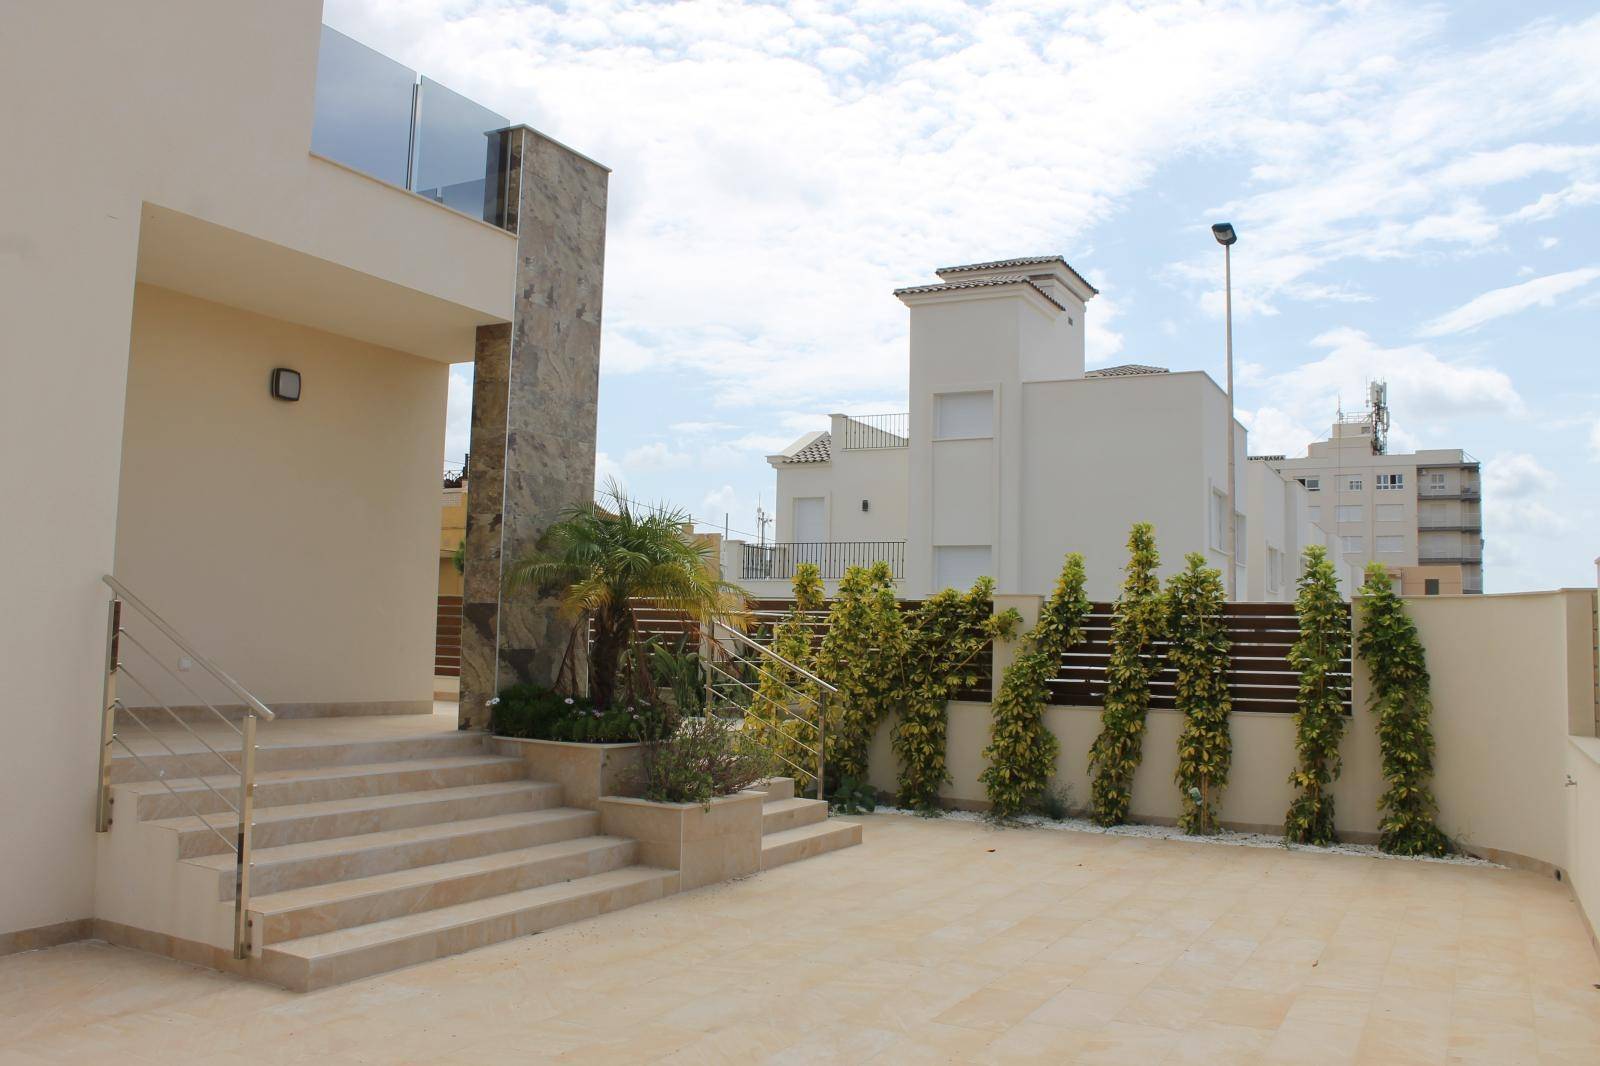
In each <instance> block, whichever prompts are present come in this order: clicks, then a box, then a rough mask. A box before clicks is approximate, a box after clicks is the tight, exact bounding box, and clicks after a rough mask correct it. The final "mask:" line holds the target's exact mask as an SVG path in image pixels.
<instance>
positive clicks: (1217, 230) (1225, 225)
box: [1211, 222, 1239, 247]
mask: <svg viewBox="0 0 1600 1066" xmlns="http://www.w3.org/2000/svg"><path fill="white" fill-rule="evenodd" d="M1211 235H1212V236H1213V237H1215V238H1216V239H1217V243H1218V244H1220V245H1222V246H1223V247H1227V246H1228V245H1230V244H1232V243H1233V242H1234V241H1236V240H1238V239H1239V235H1238V234H1237V233H1235V232H1233V223H1232V222H1215V223H1212V225H1211Z"/></svg>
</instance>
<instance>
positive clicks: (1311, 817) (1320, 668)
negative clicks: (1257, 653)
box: [1283, 544, 1350, 844]
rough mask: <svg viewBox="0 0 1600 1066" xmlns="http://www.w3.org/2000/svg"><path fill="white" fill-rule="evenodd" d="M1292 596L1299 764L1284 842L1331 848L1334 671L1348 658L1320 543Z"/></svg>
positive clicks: (1335, 584) (1344, 621)
mask: <svg viewBox="0 0 1600 1066" xmlns="http://www.w3.org/2000/svg"><path fill="white" fill-rule="evenodd" d="M1299 587H1300V591H1299V594H1298V595H1297V596H1296V597H1295V601H1294V610H1295V615H1296V616H1297V617H1298V618H1299V620H1300V639H1299V640H1297V641H1296V642H1295V643H1294V646H1293V647H1291V648H1290V649H1289V665H1290V666H1293V667H1294V668H1295V669H1296V670H1298V671H1300V691H1299V694H1298V695H1297V697H1296V702H1297V705H1298V707H1297V709H1296V711H1295V716H1294V727H1295V751H1296V752H1297V753H1298V755H1299V757H1300V761H1299V765H1298V766H1297V767H1296V768H1295V771H1294V773H1292V774H1290V775H1289V783H1290V784H1291V785H1293V786H1294V787H1295V798H1294V802H1293V803H1291V804H1290V805H1289V813H1288V814H1286V815H1284V818H1283V830H1284V837H1285V838H1286V839H1287V840H1288V841H1289V842H1290V843H1294V844H1332V843H1334V842H1336V841H1337V840H1338V837H1337V836H1336V835H1335V833H1334V829H1333V794H1332V793H1331V792H1330V791H1329V790H1328V786H1329V785H1331V784H1333V782H1334V781H1335V780H1337V779H1338V777H1339V767H1340V763H1339V741H1340V740H1341V739H1343V737H1344V730H1345V715H1344V704H1345V700H1346V699H1347V698H1348V692H1349V681H1348V680H1347V679H1346V677H1345V676H1344V674H1342V673H1341V672H1340V670H1341V668H1342V666H1343V663H1344V659H1345V657H1346V656H1348V655H1349V654H1350V619H1349V616H1348V615H1347V614H1346V613H1345V609H1344V600H1343V599H1341V598H1340V596H1339V579H1338V577H1337V576H1336V575H1335V574H1334V570H1333V564H1332V563H1331V562H1329V561H1328V552H1327V549H1326V548H1324V547H1323V546H1322V545H1320V544H1313V545H1311V546H1310V547H1309V548H1307V549H1306V554H1305V566H1304V568H1303V571H1302V573H1301V575H1300V586H1299Z"/></svg>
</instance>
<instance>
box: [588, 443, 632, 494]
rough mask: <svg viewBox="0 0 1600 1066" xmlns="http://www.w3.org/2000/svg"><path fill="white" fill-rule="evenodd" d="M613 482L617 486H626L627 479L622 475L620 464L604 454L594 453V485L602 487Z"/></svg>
mask: <svg viewBox="0 0 1600 1066" xmlns="http://www.w3.org/2000/svg"><path fill="white" fill-rule="evenodd" d="M612 481H615V482H616V483H617V484H619V485H626V484H627V483H628V479H627V478H626V477H625V476H624V475H623V470H622V464H621V463H619V462H617V461H616V460H615V459H613V458H611V456H609V455H607V454H606V453H605V452H595V455H594V483H595V485H596V486H597V487H602V486H604V485H606V484H608V483H609V482H612Z"/></svg>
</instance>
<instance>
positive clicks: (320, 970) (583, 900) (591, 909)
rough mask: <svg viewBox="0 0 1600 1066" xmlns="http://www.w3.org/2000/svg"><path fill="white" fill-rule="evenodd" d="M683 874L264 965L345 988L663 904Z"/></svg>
mask: <svg viewBox="0 0 1600 1066" xmlns="http://www.w3.org/2000/svg"><path fill="white" fill-rule="evenodd" d="M677 877H678V874H677V872H676V871H673V870H658V869H654V868H652V867H645V866H628V867H624V868H622V869H618V870H611V871H608V872H606V873H600V874H595V875H593V876H590V877H584V878H579V879H578V880H575V881H565V882H562V883H560V884H553V885H545V886H543V887H540V888H531V889H525V890H523V891H520V892H509V893H506V894H505V895H499V896H491V897H489V898H487V899H481V900H474V901H472V902H470V903H459V904H456V905H454V906H450V907H441V908H439V909H437V910H430V911H425V912H423V913H421V914H411V915H407V916H405V917H401V918H391V919H388V920H386V921H381V922H373V923H370V924H368V925H358V926H355V927H353V928H349V929H340V930H337V931H335V932H331V933H321V934H318V935H316V936H308V937H301V938H299V939H295V940H286V941H283V942H281V943H278V944H274V945H270V946H268V947H267V948H266V949H265V950H264V951H263V952H262V961H263V963H264V964H265V968H266V970H267V971H268V972H270V973H272V974H274V975H275V976H276V977H277V979H279V980H281V981H282V982H283V983H285V984H287V985H289V986H290V987H292V988H297V989H299V990H302V991H310V990H312V989H316V988H326V987H328V986H329V985H336V984H343V983H344V982H346V981H354V980H357V979H359V978H362V977H368V976H370V975H372V974H376V973H384V972H386V971H389V970H395V969H399V968H400V967H402V966H410V965H413V964H415V963H419V962H427V961H429V960H431V959H438V958H443V957H445V956H447V955H455V954H459V953H460V952H463V951H471V950H473V949H474V948H480V947H484V946H486V945H489V944H494V943H498V942H500V941H503V940H510V939H512V938H514V937H519V936H526V935H527V934H529V933H537V932H541V931H543V930H546V929H551V928H554V927H555V926H558V925H565V924H567V923H569V922H575V921H581V920H582V919H584V918H593V917H595V916H597V915H600V914H605V913H608V912H610V911H614V910H620V909H622V908H624V907H630V906H633V905H634V904H637V903H645V902H649V901H651V900H655V899H660V898H661V897H662V896H663V895H666V894H668V893H670V892H671V891H672V890H673V888H675V887H676V882H677Z"/></svg>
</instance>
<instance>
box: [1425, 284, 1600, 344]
mask: <svg viewBox="0 0 1600 1066" xmlns="http://www.w3.org/2000/svg"><path fill="white" fill-rule="evenodd" d="M1596 278H1600V268H1597V267H1585V268H1583V269H1581V270H1568V271H1564V272H1562V273H1560V274H1546V275H1545V276H1544V277H1542V278H1534V279H1533V280H1532V281H1524V282H1522V283H1521V284H1518V285H1508V286H1506V287H1505V288H1503V289H1493V290H1490V291H1489V292H1486V293H1484V294H1483V295H1481V296H1477V297H1474V298H1473V299H1471V300H1468V301H1467V302H1466V303H1464V304H1462V305H1461V306H1460V307H1458V308H1456V309H1455V310H1454V311H1450V312H1448V313H1446V314H1443V315H1440V316H1439V317H1438V318H1435V319H1433V320H1431V321H1429V322H1426V323H1424V324H1423V326H1422V328H1421V329H1420V330H1418V334H1419V335H1420V336H1423V337H1442V336H1445V335H1446V334H1451V333H1464V332H1466V331H1467V330H1471V329H1476V328H1478V327H1479V326H1481V325H1483V324H1484V323H1485V322H1491V321H1493V320H1494V319H1497V318H1503V317H1505V316H1506V315H1514V314H1516V313H1517V312H1518V311H1526V310H1527V309H1528V308H1530V307H1536V306H1537V307H1552V306H1554V305H1555V302H1556V299H1557V298H1558V297H1560V296H1563V295H1565V294H1566V293H1569V292H1572V291H1573V290H1574V289H1580V288H1582V287H1584V286H1585V285H1588V284H1589V283H1590V282H1591V281H1594V280H1595V279H1596Z"/></svg>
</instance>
